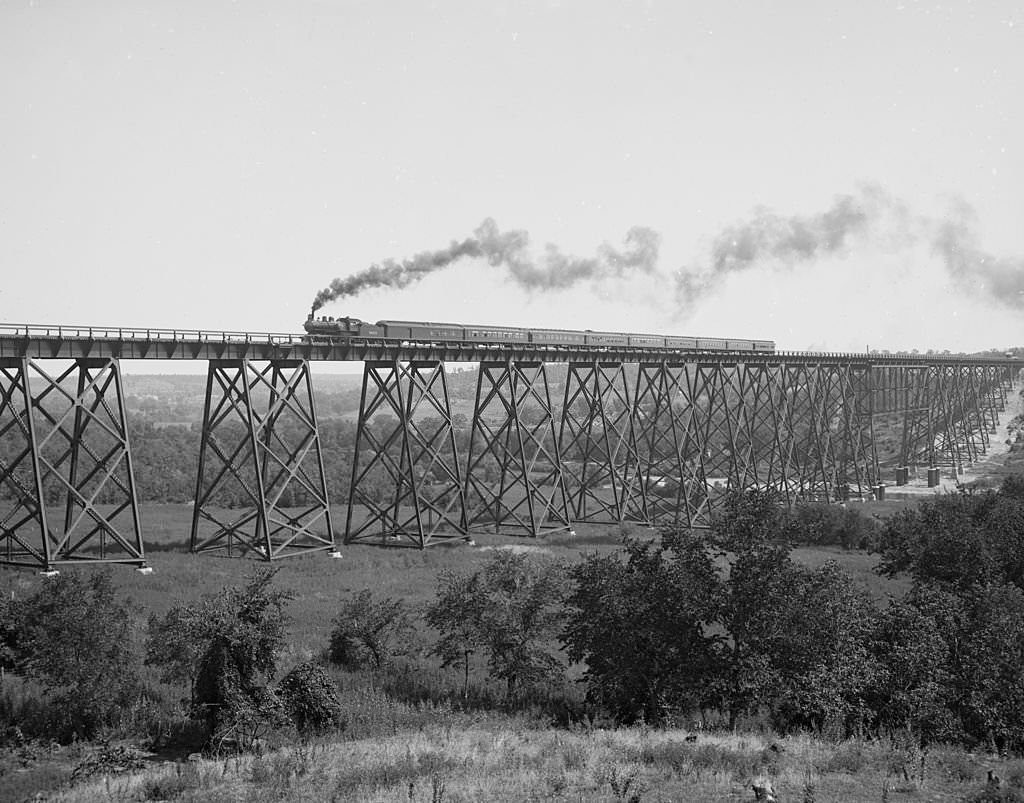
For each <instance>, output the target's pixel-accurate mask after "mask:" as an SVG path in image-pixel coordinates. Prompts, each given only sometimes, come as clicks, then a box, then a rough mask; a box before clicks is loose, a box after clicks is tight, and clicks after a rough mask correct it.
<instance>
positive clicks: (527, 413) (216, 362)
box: [0, 324, 1019, 569]
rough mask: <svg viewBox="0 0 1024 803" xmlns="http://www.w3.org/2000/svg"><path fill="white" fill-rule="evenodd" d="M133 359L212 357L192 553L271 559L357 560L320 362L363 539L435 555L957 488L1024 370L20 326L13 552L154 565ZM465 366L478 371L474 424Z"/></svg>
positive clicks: (11, 430) (7, 493)
mask: <svg viewBox="0 0 1024 803" xmlns="http://www.w3.org/2000/svg"><path fill="white" fill-rule="evenodd" d="M121 360H204V361H207V362H208V363H209V364H208V370H207V388H206V396H205V403H204V414H203V429H202V439H201V445H200V451H199V455H198V470H197V478H196V493H195V500H194V506H193V523H192V530H191V539H190V545H191V549H192V550H193V551H195V552H207V551H215V552H216V551H225V552H228V553H229V554H232V553H234V552H236V551H240V552H249V553H253V554H256V555H257V556H259V557H261V558H263V559H266V560H272V559H276V558H279V557H285V556H289V555H298V554H306V553H309V552H310V551H325V552H329V553H331V554H337V553H336V547H337V544H336V535H335V531H334V526H333V520H332V513H331V507H330V504H329V500H328V497H327V483H326V477H327V471H328V469H329V468H332V469H333V468H334V467H328V466H325V464H324V457H323V450H322V448H321V441H320V428H319V425H318V421H317V416H316V409H315V404H314V402H313V391H312V378H311V373H310V364H311V363H312V362H317V361H358V362H362V363H363V382H362V391H361V395H360V409H359V419H358V425H357V431H356V442H355V445H354V448H353V450H352V453H351V463H352V465H351V480H350V483H349V493H348V499H347V500H345V501H347V506H346V522H345V530H344V541H345V543H359V542H369V543H379V544H396V545H406V546H416V547H421V548H422V547H425V546H428V545H430V544H433V543H437V542H441V541H445V540H451V539H459V538H461V539H468V538H470V537H471V535H472V534H473V533H474V532H475V531H477V530H480V529H488V530H494V531H498V532H509V533H521V534H525V535H531V536H537V535H539V534H542V533H544V532H546V531H551V530H558V529H563V530H564V529H569V528H571V527H572V526H573V524H574V523H575V522H581V521H586V522H624V521H636V522H643V523H648V524H662V523H666V524H677V525H681V526H703V525H706V524H707V522H708V520H709V517H710V515H711V514H712V513H713V511H714V509H715V507H716V505H717V504H718V502H719V500H720V498H721V496H722V494H723V493H725V492H726V490H728V489H746V488H771V489H774V490H775V491H777V492H778V493H779V495H780V496H782V497H783V498H784V499H785V500H787V501H788V502H791V503H793V502H799V501H801V500H819V501H841V500H847V499H858V498H860V499H864V498H868V497H870V496H872V495H874V496H879V495H881V494H883V493H884V481H883V476H882V474H883V472H891V473H889V474H887V475H886V476H887V478H890V479H895V481H896V482H897V483H900V482H905V481H906V478H907V476H908V473H909V471H910V470H912V469H914V468H917V467H920V468H922V469H924V470H926V471H927V474H928V479H929V482H931V481H932V480H935V481H936V482H937V478H938V474H939V472H948V473H949V474H950V475H953V476H956V475H958V474H959V473H960V472H962V471H963V470H964V468H965V466H969V465H971V463H973V462H974V461H976V460H978V459H979V458H980V457H981V456H982V455H983V454H984V453H985V452H986V450H987V449H988V448H989V446H990V443H991V436H992V434H993V433H994V432H995V428H996V424H997V422H998V415H999V412H1000V411H1002V410H1003V409H1004V408H1005V406H1006V402H1007V397H1008V394H1009V393H1010V392H1011V389H1012V387H1013V382H1014V381H1015V379H1017V378H1018V373H1019V364H1018V363H1016V362H1014V361H1012V360H1007V359H1002V358H999V359H991V358H972V357H966V356H963V355H915V354H892V355H886V354H844V353H808V352H788V353H787V352H781V353H779V352H776V353H766V352H746V351H742V352H717V351H716V352H712V351H705V352H683V351H677V350H671V349H656V348H625V347H612V348H602V349H594V348H593V347H587V346H572V347H569V346H533V345H523V344H517V345H508V344H482V343H471V342H467V343H431V342H411V341H389V340H383V339H374V338H355V339H352V340H347V341H327V340H323V339H317V338H310V337H308V336H306V335H300V334H291V333H269V332H265V333H254V332H236V331H209V330H195V329H153V328H127V327H95V326H66V325H59V326H48V325H36V324H0V562H6V563H10V564H20V565H30V566H39V567H42V568H46V569H51V568H53V567H56V566H60V565H64V564H68V563H81V562H95V561H105V562H122V563H134V564H137V565H140V566H142V565H144V564H145V556H144V544H143V537H142V532H141V523H140V519H139V513H138V499H137V496H138V495H137V492H136V489H135V480H134V474H133V470H132V451H131V447H130V443H129V438H128V427H127V419H126V412H125V408H124V393H123V388H122V381H121V372H120V361H121ZM452 362H470V363H475V364H476V366H477V368H478V373H477V383H476V393H475V398H474V407H473V416H472V420H471V422H467V423H468V429H469V432H468V438H467V436H466V435H467V433H465V432H463V431H461V430H460V428H459V427H457V426H456V420H455V418H454V416H453V414H452V404H451V398H450V394H449V390H448V374H447V372H446V364H447V363H452ZM555 364H562V365H563V367H560V368H558V369H557V377H556V379H557V385H556V384H555V382H554V381H553V379H552V377H553V376H554V374H553V373H552V372H553V370H554V369H553V368H552V367H551V366H553V365H555ZM559 386H560V387H559ZM882 435H884V440H885V443H886V444H887V445H888V446H889V447H890V448H889V451H888V452H885V450H883V449H881V448H880V446H879V440H880V437H881V436H882ZM893 443H895V444H896V448H895V451H893V449H892V448H891V447H892V444H893ZM239 496H241V497H242V498H244V499H245V500H246V502H247V504H245V505H243V506H242V507H241V508H239V507H234V508H230V509H226V508H225V507H224V505H223V500H224V499H225V498H235V499H237V498H238V497H239Z"/></svg>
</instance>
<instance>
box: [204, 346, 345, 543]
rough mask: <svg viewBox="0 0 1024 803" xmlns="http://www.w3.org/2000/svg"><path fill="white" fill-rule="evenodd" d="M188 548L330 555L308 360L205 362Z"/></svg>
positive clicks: (331, 537) (328, 517)
mask: <svg viewBox="0 0 1024 803" xmlns="http://www.w3.org/2000/svg"><path fill="white" fill-rule="evenodd" d="M191 549H192V551H193V552H217V551H225V552H226V553H227V554H228V555H232V554H234V553H235V552H236V551H239V552H242V553H245V552H253V553H255V554H256V555H257V556H259V557H260V558H262V559H264V560H268V561H269V560H273V559H275V558H282V557H288V556H292V555H301V554H306V553H308V552H311V551H317V550H329V551H331V552H334V551H335V543H334V528H333V527H332V524H331V511H330V508H329V507H328V503H327V484H326V478H325V475H324V464H323V453H322V451H321V447H320V434H319V428H318V426H317V418H316V408H315V406H314V404H313V393H312V386H311V383H310V374H309V363H308V362H307V361H305V360H275V361H270V362H268V363H266V364H265V365H264V366H263V367H258V366H257V365H256V364H255V363H253V362H251V361H249V360H211V361H210V364H209V370H208V372H207V381H206V402H205V405H204V409H203V435H202V442H201V445H200V449H199V470H198V472H197V475H196V496H195V503H194V508H193V515H192V535H191Z"/></svg>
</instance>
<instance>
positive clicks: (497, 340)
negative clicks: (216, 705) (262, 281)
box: [303, 314, 775, 353]
mask: <svg viewBox="0 0 1024 803" xmlns="http://www.w3.org/2000/svg"><path fill="white" fill-rule="evenodd" d="M303 328H304V329H305V330H306V332H307V333H308V334H309V337H310V338H311V339H313V340H335V339H337V340H349V339H351V338H355V337H358V338H370V339H382V340H391V341H397V342H399V343H459V344H473V343H482V344H485V345H495V346H501V345H504V346H527V345H534V346H545V347H554V348H558V347H559V346H568V347H574V348H580V347H588V346H589V347H591V348H596V349H609V348H638V349H647V348H649V349H669V350H674V351H731V352H732V351H755V352H759V353H773V352H774V351H775V342H774V341H772V340H738V339H733V338H729V339H725V338H719V337H682V336H678V335H640V334H630V333H626V332H595V331H593V330H591V329H585V330H577V329H525V328H520V327H515V326H474V325H470V324H461V323H433V322H430V321H377V323H367V322H365V321H361V320H359V318H350V317H345V318H330V317H320V318H317V317H315V316H314V315H312V314H310V316H309V317H308V318H307V319H306V323H305V324H304V326H303Z"/></svg>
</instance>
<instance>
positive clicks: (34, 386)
mask: <svg viewBox="0 0 1024 803" xmlns="http://www.w3.org/2000/svg"><path fill="white" fill-rule="evenodd" d="M0 443H3V444H4V446H5V447H6V448H5V449H3V450H0V563H6V564H12V565H21V566H32V567H37V568H40V569H43V570H46V571H51V570H54V569H56V568H57V567H60V566H66V565H74V564H83V563H128V564H135V565H137V566H139V567H142V566H145V558H144V555H143V551H144V550H143V543H142V535H141V527H140V524H139V508H138V496H137V494H136V491H135V475H134V473H133V472H132V455H131V448H130V447H129V443H128V428H127V424H126V418H125V409H124V393H123V388H122V385H121V370H120V365H119V363H118V361H117V360H116V359H112V358H102V359H78V360H75V361H74V363H73V364H72V365H71V366H70V367H68V368H67V369H66V370H64V371H63V373H61V374H59V375H57V376H53V375H51V374H50V373H48V372H47V371H45V370H44V369H43V368H42V367H41V365H40V364H39V363H37V362H35V361H34V360H32V359H28V358H20V359H2V360H0Z"/></svg>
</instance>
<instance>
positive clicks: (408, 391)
mask: <svg viewBox="0 0 1024 803" xmlns="http://www.w3.org/2000/svg"><path fill="white" fill-rule="evenodd" d="M464 494H465V489H464V485H463V480H462V474H461V471H460V466H459V462H458V459H457V452H456V447H455V430H454V427H453V426H452V414H451V403H450V401H449V397H448V384H447V380H446V378H445V371H444V363H442V362H440V361H436V360H435V361H426V362H411V363H405V362H399V361H392V362H367V363H365V364H364V368H363V387H362V394H361V397H360V403H359V423H358V428H357V432H356V446H355V455H354V457H353V459H352V482H351V485H350V490H349V507H348V517H347V520H346V524H345V543H346V544H350V543H355V542H374V543H379V544H389V543H390V544H393V545H401V546H415V547H419V548H421V549H422V548H425V547H427V546H429V545H430V544H433V543H437V542H439V541H445V540H450V539H452V538H466V537H467V535H466V533H467V522H466V503H465V495H464ZM357 507H361V508H362V509H364V510H365V512H366V516H365V517H364V518H363V520H362V521H359V522H356V521H354V513H355V511H356V509H357Z"/></svg>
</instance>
